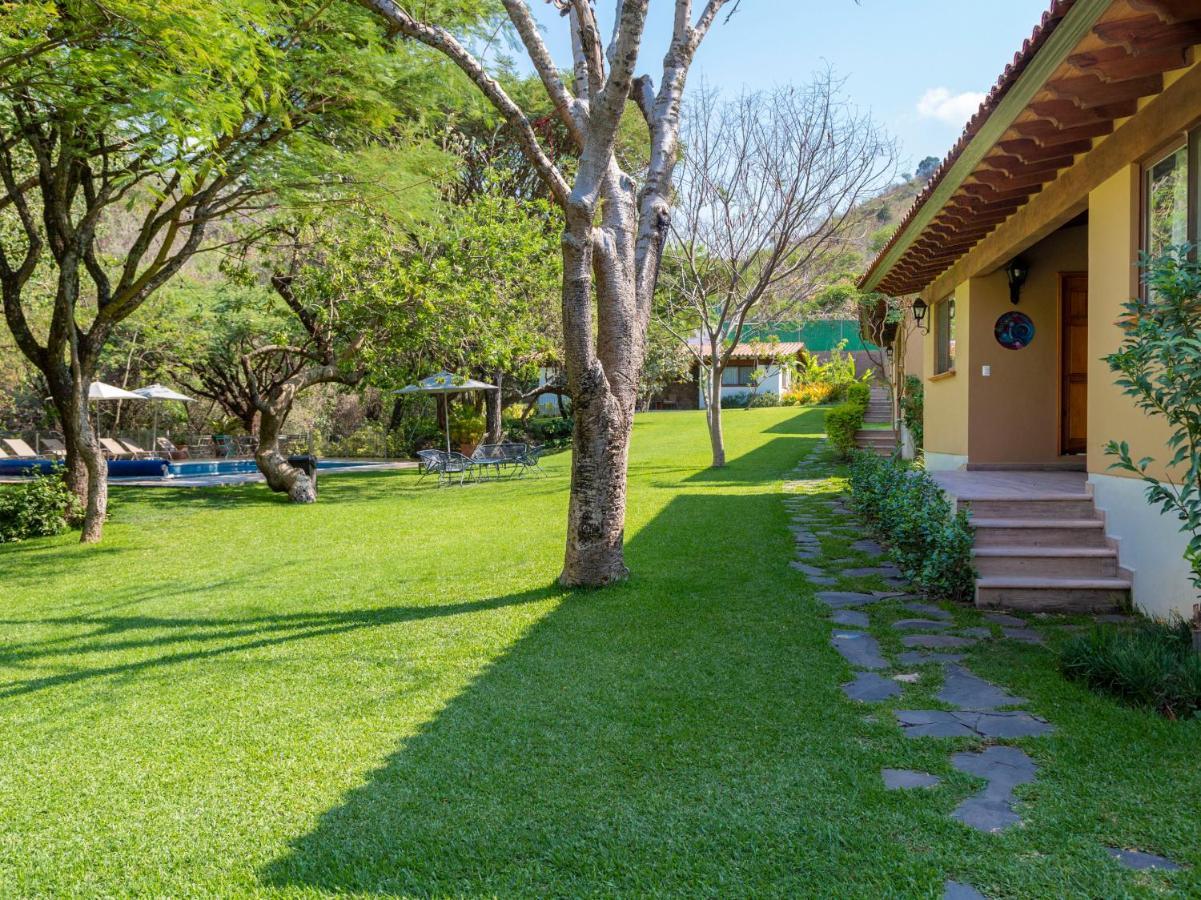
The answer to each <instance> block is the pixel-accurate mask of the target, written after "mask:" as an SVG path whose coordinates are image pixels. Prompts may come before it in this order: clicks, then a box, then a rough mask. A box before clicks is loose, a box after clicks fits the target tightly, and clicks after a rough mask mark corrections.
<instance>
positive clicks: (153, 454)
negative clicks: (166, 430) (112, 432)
mask: <svg viewBox="0 0 1201 900" xmlns="http://www.w3.org/2000/svg"><path fill="white" fill-rule="evenodd" d="M118 443H119V444H120V445H121V446H122V447H124V448H125V449H126V450H128V451H129V452H130V453H132V454H133V456H134V459H162V458H163V454H162V453H161V452H159V451H158V450H143V449H142V448H141V447H139V446H138V445H137V444H135V443H134V442H133V441H131V440H129V439H128V438H121V439H120V440H119V441H118Z"/></svg>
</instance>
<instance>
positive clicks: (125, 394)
mask: <svg viewBox="0 0 1201 900" xmlns="http://www.w3.org/2000/svg"><path fill="white" fill-rule="evenodd" d="M88 399H89V400H145V399H146V398H145V397H141V396H139V395H137V394H135V393H134V392H133V391H127V390H125V388H119V387H114V386H113V385H111V384H105V383H104V382H103V381H93V382H92V383H91V385H90V386H89V387H88ZM96 430H97V432H99V430H100V417H99V415H97V417H96Z"/></svg>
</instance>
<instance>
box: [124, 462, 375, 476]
mask: <svg viewBox="0 0 1201 900" xmlns="http://www.w3.org/2000/svg"><path fill="white" fill-rule="evenodd" d="M138 461H139V462H140V461H141V460H138ZM114 462H120V460H114ZM150 462H160V461H158V460H150ZM112 465H113V463H111V462H110V463H109V467H110V470H111V467H112ZM366 465H370V464H369V463H366V462H359V461H354V460H349V459H319V460H317V468H318V469H343V468H350V467H352V466H366ZM166 469H167V471H166V473H164V474H165V476H166V477H167V478H195V477H196V476H198V475H249V474H251V473H254V472H257V471H258V467H257V466H255V464H254V460H253V459H199V460H190V459H185V460H177V461H174V462H171V463H168V464H167V466H166Z"/></svg>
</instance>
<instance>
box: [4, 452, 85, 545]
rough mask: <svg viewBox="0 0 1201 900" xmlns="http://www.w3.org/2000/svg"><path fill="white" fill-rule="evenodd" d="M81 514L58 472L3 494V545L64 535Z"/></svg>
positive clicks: (36, 477) (73, 496)
mask: <svg viewBox="0 0 1201 900" xmlns="http://www.w3.org/2000/svg"><path fill="white" fill-rule="evenodd" d="M81 514H82V509H81V508H80V505H79V500H78V499H77V498H76V497H75V495H74V494H72V493H71V490H70V489H69V488H68V487H67V483H66V481H64V480H63V473H62V471H61V470H59V469H56V470H55V471H53V472H51V473H49V474H38V475H35V476H33V477H32V478H31V479H30V480H29V481H27V482H24V483H23V484H19V485H16V486H15V487H10V488H6V489H5V490H4V491H2V492H0V544H4V543H11V542H15V541H22V540H25V539H26V538H32V537H49V536H51V535H55V534H62V533H63V532H64V531H66V530H67V529H68V528H69V527H70V523H71V522H72V521H75V520H77V519H78V518H79V517H80V515H81Z"/></svg>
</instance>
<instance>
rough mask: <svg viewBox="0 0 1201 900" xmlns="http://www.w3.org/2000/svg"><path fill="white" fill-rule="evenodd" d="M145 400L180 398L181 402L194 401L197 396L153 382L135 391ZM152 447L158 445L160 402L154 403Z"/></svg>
mask: <svg viewBox="0 0 1201 900" xmlns="http://www.w3.org/2000/svg"><path fill="white" fill-rule="evenodd" d="M134 393H135V394H137V395H138V396H139V397H140V398H142V399H143V400H178V401H179V402H180V403H194V402H195V399H196V398H195V397H186V396H184V395H183V394H181V393H180V392H179V391H173V390H171V388H169V387H164V386H163V385H161V384H152V385H148V386H147V387H144V388H138V389H136V390H135V391H134ZM150 443H151V449H154V448H156V447H157V446H158V404H157V403H156V404H155V405H154V437H153V438H152V439H151V442H150Z"/></svg>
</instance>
